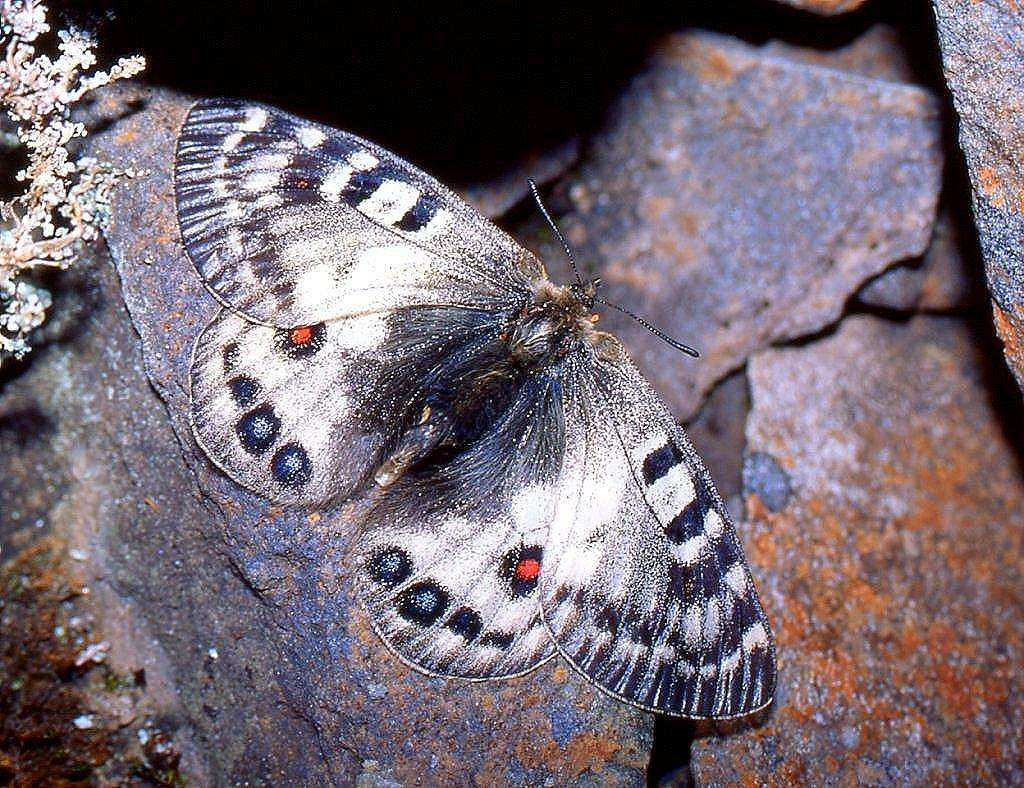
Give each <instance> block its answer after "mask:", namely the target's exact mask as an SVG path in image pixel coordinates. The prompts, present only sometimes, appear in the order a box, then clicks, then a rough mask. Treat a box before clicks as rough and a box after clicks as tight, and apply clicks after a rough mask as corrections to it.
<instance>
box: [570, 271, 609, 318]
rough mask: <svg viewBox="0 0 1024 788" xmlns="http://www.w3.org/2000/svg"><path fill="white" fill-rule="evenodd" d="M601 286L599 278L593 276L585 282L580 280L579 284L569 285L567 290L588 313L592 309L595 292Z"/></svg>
mask: <svg viewBox="0 0 1024 788" xmlns="http://www.w3.org/2000/svg"><path fill="white" fill-rule="evenodd" d="M601 285H602V282H601V277H599V276H595V277H594V278H593V279H590V280H588V281H586V282H584V281H582V280H581V281H580V282H573V283H572V284H571V285H569V290H570V292H571V293H572V294H573V295H574V296H576V298H577V300H578V301H579V302H580V304H582V306H583V308H584V309H585V310H586V311H587V312H590V311H591V310H592V309H593V308H594V303H595V302H596V300H597V290H598V288H599V287H601ZM591 322H593V319H591Z"/></svg>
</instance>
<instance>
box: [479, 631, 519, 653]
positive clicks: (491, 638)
mask: <svg viewBox="0 0 1024 788" xmlns="http://www.w3.org/2000/svg"><path fill="white" fill-rule="evenodd" d="M513 640H515V637H514V636H513V635H512V633H511V632H488V633H487V634H485V635H484V636H483V637H482V638H480V645H482V646H491V647H493V648H497V649H501V650H502V651H504V650H505V649H507V648H509V647H510V646H511V645H512V641H513Z"/></svg>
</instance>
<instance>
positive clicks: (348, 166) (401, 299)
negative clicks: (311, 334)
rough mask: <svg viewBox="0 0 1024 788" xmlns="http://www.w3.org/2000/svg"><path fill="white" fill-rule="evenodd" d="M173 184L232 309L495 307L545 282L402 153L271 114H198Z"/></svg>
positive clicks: (239, 109) (193, 113) (269, 318)
mask: <svg viewBox="0 0 1024 788" xmlns="http://www.w3.org/2000/svg"><path fill="white" fill-rule="evenodd" d="M174 176H175V177H174V180H175V195H176V198H177V206H178V222H179V225H180V228H181V235H182V240H183V241H184V245H185V249H186V251H187V252H188V254H189V257H190V258H191V259H192V261H193V263H194V264H195V266H196V268H197V270H198V271H199V273H200V275H201V276H202V278H203V280H204V281H205V282H206V284H207V286H208V287H209V288H210V289H211V290H212V291H213V292H214V294H215V295H217V297H218V298H219V299H220V300H221V301H222V302H223V303H225V304H227V305H229V306H231V307H232V308H233V309H235V310H236V311H239V312H242V313H244V314H246V315H247V316H249V317H251V318H252V319H254V320H257V321H261V322H266V323H270V324H272V325H277V326H282V327H291V326H295V325H300V324H307V323H316V322H319V321H323V320H330V319H332V318H336V317H339V316H344V315H351V314H358V313H360V312H363V311H365V310H367V309H388V308H398V307H405V306H410V305H418V304H449V305H462V306H470V307H485V308H493V307H494V306H495V305H496V304H505V303H507V302H508V301H509V300H510V298H513V297H514V296H515V295H517V294H519V293H522V292H525V291H528V289H529V283H530V282H531V281H532V280H534V279H537V278H539V277H541V276H542V275H543V269H542V267H541V265H540V263H539V262H538V261H537V259H536V258H535V257H534V256H533V255H532V254H530V253H529V252H526V251H525V250H524V249H523V248H522V247H521V246H519V245H518V244H516V243H515V241H513V240H512V239H511V238H510V237H508V236H507V235H506V234H505V233H503V232H501V231H500V230H498V229H497V228H495V227H494V225H492V224H491V223H490V222H488V221H487V220H486V219H484V218H483V217H481V216H480V215H479V214H478V213H477V212H476V211H474V210H473V209H472V208H470V207H469V206H468V205H466V204H465V203H464V202H462V200H460V199H459V198H458V197H456V196H455V195H454V194H452V193H451V192H450V191H449V190H448V189H446V188H445V187H444V186H442V185H441V184H440V183H438V182H437V181H436V180H434V179H433V178H431V177H430V176H428V175H425V174H424V173H422V172H421V171H419V170H417V169H416V168H414V167H412V166H411V165H409V164H408V163H406V162H405V161H403V160H402V159H400V158H399V157H397V156H395V155H394V154H393V153H389V152H388V151H385V150H384V149H382V148H379V147H378V146H376V145H373V144H372V143H369V142H366V141H365V140H362V139H360V138H358V137H356V136H354V135H351V134H347V133H345V132H342V131H338V130H336V129H331V128H328V127H326V126H320V125H317V124H315V123H311V122H308V121H304V120H301V119H299V118H296V117H294V116H292V115H288V114H287V113H284V112H281V111H279V110H275V109H273V108H271V107H266V106H263V105H259V104H252V103H245V102H237V101H231V100H226V99H206V100H202V101H199V102H197V103H196V104H195V105H194V106H193V107H192V109H191V110H190V112H189V114H188V117H187V118H186V120H185V124H184V126H183V128H182V131H181V135H180V137H179V139H178V147H177V155H176V158H175V171H174Z"/></svg>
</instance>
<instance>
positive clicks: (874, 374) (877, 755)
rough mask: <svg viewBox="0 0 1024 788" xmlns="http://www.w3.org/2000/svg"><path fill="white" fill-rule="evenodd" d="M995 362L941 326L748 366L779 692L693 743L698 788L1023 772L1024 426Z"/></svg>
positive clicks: (863, 331)
mask: <svg viewBox="0 0 1024 788" xmlns="http://www.w3.org/2000/svg"><path fill="white" fill-rule="evenodd" d="M981 344H984V342H982V343H981ZM990 365H991V362H990V360H989V359H988V358H987V357H986V356H985V354H984V352H983V351H982V350H979V336H978V334H977V333H976V332H974V331H972V330H971V329H970V328H969V327H968V325H967V324H965V323H964V322H963V321H961V320H959V319H954V318H937V317H917V318H914V319H912V320H910V321H909V322H907V323H893V322H889V321H884V320H880V319H878V318H874V317H866V316H865V317H850V318H847V319H846V320H844V321H843V323H842V324H841V326H840V327H839V329H838V331H837V332H836V333H835V335H833V336H829V337H826V338H823V339H820V340H818V341H816V342H814V343H812V344H810V345H807V346H804V347H800V348H790V349H779V350H767V351H763V352H761V353H758V354H756V355H755V356H754V357H753V358H752V359H751V362H750V367H749V377H750V386H751V400H752V410H751V414H750V418H749V420H748V422H747V452H748V466H747V468H746V469H745V471H746V472H745V475H744V493H745V498H746V504H747V511H748V513H749V519H748V521H747V522H746V523H743V524H741V531H742V534H743V537H744V538H745V541H746V544H747V547H748V551H749V552H748V555H750V556H751V557H752V563H753V564H754V574H755V575H756V576H757V579H758V581H759V583H760V588H761V589H762V599H763V600H764V602H765V606H766V608H767V610H768V614H769V616H770V618H771V619H772V621H773V622H774V624H775V632H776V637H777V639H778V648H779V691H778V694H777V698H776V707H775V711H774V714H773V716H772V717H771V719H769V720H768V721H767V722H766V724H765V725H763V726H762V727H761V728H759V729H758V730H757V731H756V732H753V733H748V734H746V735H742V736H733V737H727V738H716V737H714V736H711V737H709V738H705V739H702V740H700V741H698V742H697V743H696V744H695V745H694V756H693V768H694V773H695V775H696V778H697V782H698V784H701V785H704V784H708V785H719V784H724V785H732V784H738V783H747V784H753V783H758V784H764V783H769V784H791V783H793V782H800V783H807V784H811V785H817V784H826V783H828V784H835V783H838V784H854V783H856V784H904V785H906V784H912V785H924V784H931V785H935V784H949V783H953V782H959V781H961V780H962V779H964V775H970V778H971V780H976V781H978V782H980V783H989V784H1004V785H1005V784H1016V783H1019V782H1020V781H1021V780H1022V779H1024V770H1022V766H1021V763H1022V761H1021V757H1022V755H1024V752H1022V749H1021V739H1020V736H1019V731H1020V730H1021V729H1022V726H1024V710H1022V707H1021V704H1020V703H1019V700H1020V698H1021V697H1022V693H1024V679H1022V677H1021V673H1020V670H1019V666H1020V664H1021V661H1022V659H1024V621H1022V619H1021V617H1020V610H1021V607H1022V605H1024V473H1022V471H1024V468H1022V452H1024V444H1022V443H1021V436H1022V435H1024V430H1022V419H1021V415H1020V411H1019V409H1015V408H1013V407H1011V408H1010V409H1008V410H1003V409H1002V407H1001V406H998V405H994V404H993V401H992V398H991V396H990V393H989V387H990V386H991V385H992V384H993V381H992V379H991V376H992V371H991V369H990ZM996 383H997V384H998V381H997V382H996ZM1003 383H1005V381H1003ZM754 458H757V459H756V461H755V459H754Z"/></svg>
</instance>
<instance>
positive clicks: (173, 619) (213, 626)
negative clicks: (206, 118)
mask: <svg viewBox="0 0 1024 788" xmlns="http://www.w3.org/2000/svg"><path fill="white" fill-rule="evenodd" d="M105 102H106V106H105V107H101V108H100V111H101V112H102V113H105V114H106V115H108V116H111V117H113V118H115V120H113V121H112V122H111V123H110V127H109V129H108V130H107V131H105V132H104V133H103V134H102V135H100V136H98V137H96V138H95V139H96V142H95V148H94V150H95V152H96V153H97V155H100V156H102V157H103V158H105V159H107V160H110V161H112V162H115V163H117V164H121V165H131V166H134V167H137V168H143V169H145V170H147V171H148V175H147V176H146V177H144V178H139V179H136V180H134V181H131V182H129V183H127V184H125V185H124V186H122V187H120V188H119V189H118V191H117V193H116V195H115V201H114V205H113V210H112V220H111V222H110V226H109V230H108V233H107V238H108V243H109V246H110V250H111V254H112V257H113V260H114V264H115V265H116V270H117V273H118V276H119V278H120V283H121V292H120V293H119V292H118V291H117V288H116V287H114V286H113V285H112V283H110V282H109V281H107V282H104V283H103V285H102V289H101V292H102V298H103V301H104V303H105V304H106V309H107V310H108V313H109V318H108V319H109V320H110V321H111V322H112V324H113V325H114V328H110V331H112V332H115V335H116V337H117V338H118V339H119V341H120V344H118V345H116V350H117V352H116V354H113V353H108V354H106V355H104V356H103V358H104V364H105V366H102V367H100V366H98V365H97V364H96V363H94V362H93V361H92V360H91V357H90V356H88V355H85V356H82V355H77V356H75V358H74V361H73V366H72V364H70V363H69V364H68V366H67V368H66V369H65V368H64V367H57V368H55V369H53V370H51V372H50V374H51V376H53V377H54V378H56V379H59V376H60V375H61V374H74V375H75V376H76V377H75V382H74V383H72V384H70V388H71V390H72V391H77V392H78V393H77V394H73V393H68V394H67V395H66V398H67V399H68V400H74V399H75V398H76V397H78V398H81V397H83V396H85V395H84V394H83V392H89V395H88V396H89V397H90V398H94V399H99V400H103V399H104V398H105V397H108V398H110V399H111V402H110V404H109V405H106V406H105V408H106V409H105V410H103V411H101V412H100V414H98V415H97V416H94V417H91V418H85V417H82V423H83V425H87V426H82V427H80V428H79V429H80V430H87V429H93V430H95V431H96V432H97V433H99V435H98V436H97V437H94V438H93V439H92V442H93V443H97V442H98V441H100V440H102V446H101V447H98V448H97V449H96V453H95V454H93V455H90V456H89V458H88V462H87V463H86V464H85V465H83V466H82V467H83V470H82V473H85V472H86V471H88V472H90V473H92V472H93V471H92V470H91V469H92V467H93V466H98V467H100V468H102V469H104V470H105V472H106V476H101V477H100V478H97V479H96V480H95V483H94V484H93V485H92V486H91V487H90V488H89V495H90V498H89V501H90V503H91V505H92V507H93V508H92V512H91V521H92V522H93V523H94V526H93V527H94V529H95V531H96V533H95V535H94V536H93V537H92V538H91V540H90V543H89V544H88V545H87V546H86V548H85V552H86V553H87V554H88V555H90V556H92V555H93V554H94V553H95V554H96V555H97V556H101V555H103V554H106V555H107V556H108V557H107V558H105V559H101V558H99V557H98V558H97V559H96V560H97V561H99V560H103V561H104V562H105V563H104V564H103V567H104V570H103V571H104V573H105V575H104V576H105V577H107V578H109V584H110V587H111V590H110V593H111V595H113V596H118V595H120V594H123V595H125V596H127V597H130V598H131V600H133V603H134V605H135V606H136V607H135V608H134V613H133V616H135V617H137V618H134V617H133V618H129V619H128V620H127V621H122V622H121V623H120V625H121V627H122V629H130V628H134V627H136V626H137V627H138V628H140V629H142V628H146V627H148V630H147V631H148V632H149V633H150V636H151V638H152V640H151V642H152V643H153V647H154V648H156V649H158V650H159V652H160V653H161V654H162V655H163V659H164V660H165V661H166V664H167V668H168V671H167V675H168V676H170V677H173V678H172V679H170V680H172V681H173V682H174V686H175V689H176V690H177V695H178V698H179V699H180V700H179V704H180V705H179V708H180V711H179V712H178V715H177V716H176V717H175V719H176V720H178V721H179V723H180V727H181V729H182V730H183V731H185V732H187V733H188V735H189V737H190V738H191V740H192V741H194V742H195V752H196V753H198V756H199V758H200V765H199V766H198V767H196V768H198V769H199V772H198V774H199V775H200V776H202V775H205V778H204V779H200V778H199V777H195V775H193V777H194V779H197V781H200V782H203V781H210V782H213V783H231V784H234V783H241V782H245V781H246V780H248V781H252V782H262V781H268V780H269V781H271V782H275V783H279V784H280V783H291V784H295V783H301V784H336V783H343V784H347V783H351V782H354V781H356V780H357V779H361V780H363V781H364V782H365V781H366V780H368V779H370V780H377V781H378V782H379V781H380V780H386V781H397V782H399V783H402V784H411V783H414V782H416V781H427V782H432V783H445V784H448V783H459V784H467V783H472V782H474V781H475V782H501V783H511V784H519V783H531V784H533V783H538V784H539V783H544V782H545V781H549V782H554V783H558V784H563V783H573V782H575V781H583V782H588V781H591V782H592V781H609V782H618V783H623V784H640V783H642V781H643V772H644V767H645V766H646V762H647V758H648V753H649V750H650V736H651V718H650V716H649V715H645V714H642V713H640V712H636V711H634V710H631V709H629V708H627V707H626V706H624V705H622V704H619V703H616V702H614V701H611V700H608V699H606V698H605V697H604V696H602V695H600V694H599V693H597V692H596V691H595V690H593V689H591V688H590V687H589V685H587V684H586V683H585V682H583V681H581V680H579V679H577V678H576V676H575V674H574V673H572V672H571V671H570V670H569V669H568V668H567V666H566V665H564V664H561V663H559V662H558V661H557V660H555V661H552V662H551V663H549V664H548V665H547V666H546V667H544V668H542V669H540V670H539V671H537V672H536V673H534V674H531V675H530V676H527V677H524V678H522V679H518V680H515V681H509V682H502V683H494V684H470V683H466V682H456V681H445V680H442V679H435V678H428V677H425V676H423V675H421V674H419V673H416V672H415V671H413V670H411V669H409V668H408V667H406V666H405V665H403V664H402V663H400V662H399V661H398V660H397V659H396V658H395V657H394V656H392V655H391V654H390V653H389V652H388V650H387V649H386V648H385V647H384V645H383V644H382V643H381V641H380V640H379V639H378V638H377V636H376V635H375V634H374V633H373V631H372V630H371V628H370V626H369V622H368V621H367V619H366V616H365V615H364V614H363V612H362V609H361V607H359V606H358V605H357V604H355V602H354V600H353V597H352V590H351V568H350V567H349V566H348V565H347V553H346V545H347V540H348V538H349V537H351V536H352V532H353V528H354V522H353V521H352V519H351V513H350V512H349V511H348V510H346V509H342V510H341V511H325V512H319V513H312V514H311V513H307V512H296V511H283V510H282V509H281V508H280V507H275V506H271V505H269V504H268V503H267V502H266V501H263V500H261V499H259V498H257V497H255V496H253V495H250V494H248V493H246V492H245V491H243V490H242V489H240V488H239V487H237V486H236V485H234V484H233V483H232V482H230V481H229V480H228V479H227V478H226V477H225V476H224V475H223V474H221V473H220V472H219V471H218V470H217V469H216V468H214V467H213V466H212V465H211V464H210V463H209V462H208V461H207V460H206V459H205V457H204V456H203V455H202V454H201V453H200V452H199V450H198V449H197V447H196V446H195V443H194V441H193V438H192V433H191V429H190V427H189V423H188V394H187V391H188V366H189V360H190V354H191V348H192V344H193V340H194V338H195V336H196V335H197V333H198V332H199V331H200V330H201V328H202V327H203V325H204V324H205V323H206V322H207V321H208V320H209V319H210V317H211V316H212V315H213V314H214V312H215V311H216V308H217V307H216V303H215V302H214V301H213V299H212V298H211V297H210V296H209V295H208V293H207V292H206V291H205V290H204V288H203V286H202V285H201V283H200V281H199V279H198V277H197V275H196V273H195V272H194V270H193V269H192V267H191V265H190V264H189V262H188V261H187V259H186V258H185V256H184V254H183V251H182V249H181V246H180V242H179V237H178V230H177V226H176V220H175V216H174V206H173V196H172V188H171V180H170V168H171V158H172V155H173V150H174V142H175V139H176V134H177V130H178V128H179V127H180V125H181V123H182V121H183V119H184V115H185V112H186V110H187V107H188V104H189V101H188V100H187V99H186V98H184V97H182V96H178V95H174V94H171V93H168V92H162V91H152V92H143V93H140V94H139V95H136V96H133V95H129V94H126V93H117V92H110V93H107V94H105ZM126 102H131V103H132V105H133V106H140V107H141V109H140V110H139V111H137V112H131V113H129V114H127V115H125V107H126ZM122 115H125V116H123V117H122ZM122 297H123V299H124V303H125V304H126V305H127V307H128V310H127V316H126V314H125V313H124V311H123V310H121V309H119V308H118V304H119V302H120V300H121V298H122ZM129 318H130V322H129ZM100 328H101V329H102V326H101V327H100ZM115 328H116V331H115ZM95 330H97V329H95V328H94V327H93V326H92V325H91V324H90V327H89V331H88V333H87V336H88V337H89V341H90V342H92V343H94V345H99V346H100V347H101V348H102V344H103V343H104V342H105V341H107V337H106V336H105V335H104V334H103V333H99V334H96V333H93V331H95ZM135 332H137V333H135ZM140 348H141V352H140ZM37 364H39V366H40V369H43V368H45V366H46V362H45V360H43V359H37ZM67 369H73V372H72V373H69V372H67ZM88 380H92V381H95V382H94V383H93V384H91V385H89V384H86V383H85V381H88ZM65 388H68V386H65ZM33 391H34V390H33ZM108 392H109V393H108ZM67 407H68V408H69V412H68V415H67V416H66V417H62V421H61V423H63V420H64V418H66V419H67V421H68V422H69V423H70V422H72V421H73V420H74V419H75V418H77V416H76V414H77V413H78V412H80V410H81V407H80V406H79V407H78V411H76V410H74V409H73V408H72V407H71V405H70V404H68V406H67ZM108 411H110V412H108ZM55 412H56V413H59V409H50V408H47V409H46V411H45V414H46V416H47V417H48V418H57V415H55ZM101 548H102V549H101ZM129 625H130V626H129ZM104 637H105V639H106V640H107V641H109V642H110V658H114V656H115V655H116V654H117V652H118V650H119V648H120V644H119V640H118V638H117V637H116V633H115V635H110V634H104ZM211 648H214V649H215V653H216V655H217V657H216V659H214V658H212V657H211V651H210V649H211ZM381 688H386V692H381ZM368 762H372V763H374V764H375V765H374V768H373V769H369V768H368V767H367V766H366V764H367V763H368Z"/></svg>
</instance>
